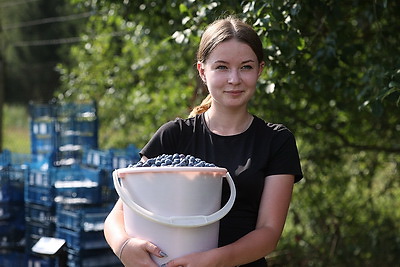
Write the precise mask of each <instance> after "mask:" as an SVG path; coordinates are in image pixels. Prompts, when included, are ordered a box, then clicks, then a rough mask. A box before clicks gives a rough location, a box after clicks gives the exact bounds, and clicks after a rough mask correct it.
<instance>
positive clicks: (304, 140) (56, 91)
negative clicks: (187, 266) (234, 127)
mask: <svg viewBox="0 0 400 267" xmlns="http://www.w3.org/2000/svg"><path fill="white" fill-rule="evenodd" d="M229 14H236V15H237V16H238V17H240V18H242V19H244V20H245V21H246V22H248V23H249V24H251V25H253V26H254V27H255V29H256V30H257V32H258V33H259V35H260V37H261V39H262V41H263V44H264V48H265V59H266V63H267V64H266V65H267V67H266V69H265V71H264V73H263V75H262V76H261V79H260V81H259V85H258V90H257V93H256V96H255V97H254V100H253V102H252V103H251V111H252V112H254V114H256V115H257V116H259V117H261V118H263V119H264V120H266V121H270V122H275V123H283V124H285V125H286V126H287V127H288V128H289V129H291V131H292V132H293V133H294V134H295V136H296V139H297V144H298V147H299V152H300V157H301V162H302V167H303V171H304V176H305V178H304V179H303V180H302V181H301V182H300V183H299V184H297V185H296V186H295V191H294V195H293V201H292V205H291V208H290V212H289V215H288V220H287V224H286V226H285V230H284V234H283V236H282V238H281V241H280V243H279V247H278V249H277V250H276V251H275V252H274V253H272V254H271V255H269V256H268V258H269V262H270V265H271V266H349V265H353V266H395V265H396V264H398V263H399V262H400V232H399V231H400V185H399V182H400V179H399V178H400V174H399V170H400V166H399V163H400V153H399V152H400V56H399V55H400V46H399V43H400V35H399V34H398V32H399V30H400V26H399V25H400V17H399V16H398V14H400V3H399V2H398V1H387V0H382V1H361V0H349V1H339V0H329V1H328V0H317V1H294V0H286V1H283V0H270V1H233V0H232V1H229V0H227V1H212V0H204V1H192V0H186V1H175V0H167V1H161V0H153V1H150V0H149V1H130V0H123V1H122V0H97V1H96V0H53V1H45V0H14V1H11V0H0V42H1V43H0V120H1V124H0V125H1V126H0V127H1V131H0V133H1V140H2V142H1V148H2V150H3V155H4V151H10V152H11V154H12V155H19V154H22V155H24V156H26V157H27V158H29V159H26V160H25V161H24V162H26V161H29V162H30V163H32V161H34V162H36V163H38V161H35V160H37V158H35V157H37V156H38V155H39V156H40V157H41V159H40V164H39V165H35V166H36V167H37V166H39V167H37V168H39V169H40V168H42V167H43V165H42V164H44V162H46V163H47V164H48V165H49V164H50V165H51V166H52V168H56V169H57V170H60V168H62V170H65V168H73V167H71V165H68V164H64V165H68V166H64V165H63V164H61V165H63V166H60V162H63V161H62V160H66V159H71V158H72V159H73V160H76V162H77V163H78V164H79V166H80V168H81V169H85V171H87V169H89V168H90V170H92V171H93V170H97V171H99V172H102V171H103V170H106V171H109V170H110V168H112V167H113V166H112V165H110V164H108V165H106V166H105V165H102V164H98V162H97V161H96V162H94V161H93V160H92V158H90V157H91V156H93V155H95V156H98V157H105V158H110V157H111V158H115V157H117V158H118V157H122V158H123V159H126V160H127V161H135V160H136V158H135V156H133V154H134V152H132V151H136V150H135V149H137V148H141V147H142V146H143V145H144V144H145V143H146V142H147V140H148V139H149V138H150V137H151V136H152V134H153V133H154V132H155V130H156V129H157V128H158V127H159V126H160V125H161V124H163V123H164V122H166V121H167V120H171V119H174V118H175V117H178V116H179V117H187V116H188V114H189V111H190V110H191V108H192V107H193V106H195V105H197V104H198V103H199V102H200V101H201V100H202V99H203V98H204V97H205V95H206V94H207V92H206V90H205V88H203V86H202V83H201V82H200V81H199V79H198V77H197V74H196V69H195V63H196V61H195V54H196V49H197V45H198V41H199V40H200V35H201V33H202V31H203V30H204V27H205V26H206V25H207V24H208V23H210V22H211V21H213V20H215V19H216V18H219V17H222V16H226V15H229ZM48 107H51V108H50V109H51V110H52V111H51V112H53V113H46V112H50V111H49V109H46V108H48ZM80 107H84V109H83V110H84V111H82V109H80ZM85 108H90V112H91V113H90V114H92V115H93V116H92V117H90V118H91V119H90V120H86V119H87V117H85V118H86V119H85V122H86V123H82V124H80V123H81V122H82V120H81V119H76V118H81V117H82V116H81V115H82V114H86V115H87V114H88V113H87V112H88V110H87V109H85ZM43 110H47V111H43ZM65 112H66V113H65ZM60 114H62V116H61V115H60ZM80 116H81V117H80ZM43 117H47V118H48V117H50V118H51V121H52V122H51V123H50V124H49V122H45V124H44V126H45V127H50V130H49V132H46V134H47V135H46V136H47V137H46V138H56V140H57V141H54V142H53V141H51V142H52V143H51V146H50V148H49V147H46V149H45V152H43V151H42V150H40V149H38V148H41V149H43V144H42V143H40V142H41V141H43V136H38V135H37V134H38V132H36V131H35V129H36V128H35V127H36V126H37V125H39V126H38V127H41V125H42V124H41V123H43ZM61 117H62V118H64V119H65V118H68V120H67V121H68V122H70V121H74V122H75V124H73V126H71V125H72V124H71V125H70V124H66V123H65V122H66V121H65V120H62V119H60V118H61ZM53 122H54V124H52V123H53ZM87 122H89V124H88V123H87ZM35 125H36V126H35ZM56 125H57V126H56ZM87 125H89V127H90V128H89V131H86V133H90V134H89V135H86V137H87V138H88V139H83V138H81V137H82V131H78V130H77V128H75V127H87ZM61 126H62V127H61ZM51 127H54V131H52V129H53V128H51ZM57 127H58V128H57ZM60 127H61V128H60ZM63 127H72V128H63ZM46 129H47V128H46ZM60 129H61V130H60ZM63 129H64V130H63ZM65 129H67V130H72V131H73V132H74V133H77V132H79V133H80V135H78V134H75V135H76V136H75V138H76V139H74V140H80V141H71V142H69V141H65V139H63V138H64V137H65V136H67V135H68V134H66V133H67V132H68V131H67V130H65ZM69 137H70V136H69ZM86 137H85V138H86ZM41 138H42V139H41ZM49 140H50V139H46V141H49ZM51 140H53V139H51ZM68 140H70V139H68ZM82 140H85V141H82ZM88 140H89V141H88ZM60 142H61V143H60ZM63 142H64V143H63ZM68 142H69V143H68ZM74 142H75V143H74ZM79 142H81V143H79ZM91 142H92V143H91ZM84 143H85V144H88V143H89V144H91V145H89V146H86V147H85V146H83V144H84ZM66 144H72V145H75V146H74V147H73V148H76V145H77V146H79V149H78V150H79V151H78V153H75V154H73V155H72V156H71V154H68V155H67V156H65V154H62V153H61V154H60V153H59V152H60V147H63V145H66ZM39 150H40V151H39ZM64 152H65V150H64ZM54 154H56V155H54ZM88 155H89V156H88ZM14 158H16V157H14ZM89 158H90V159H89ZM88 159H89V160H88ZM124 162H125V161H124ZM3 163H4V164H3V165H10V164H11V165H12V166H14V168H15V169H16V172H17V173H19V172H20V170H19V169H18V168H17V167H15V166H16V165H15V164H20V162H19V161H15V162H12V158H11V159H10V160H8V161H7V160H5V161H3ZM56 163H57V164H58V165H57V164H56ZM13 164H14V165H13ZM110 166H111V167H110ZM114 166H115V165H114ZM36 167H35V168H36ZM29 168H30V169H34V170H35V171H36V170H37V169H35V168H34V167H32V164H31V165H30V167H29ZM52 168H48V169H46V171H45V174H49V173H50V171H49V170H50V169H52ZM3 170H5V169H3ZM42 170H43V169H42ZM100 170H101V171H100ZM35 171H34V172H35ZM3 173H5V172H4V171H3ZM28 176H29V174H28ZM106 177H109V176H107V175H106ZM96 179H99V178H98V177H97V178H96ZM106 180H107V179H106ZM24 183H25V192H26V190H27V189H26V188H27V184H26V181H25V182H24ZM100 185H101V186H103V187H104V186H105V185H104V184H101V183H100V182H99V186H100ZM31 186H37V184H35V183H33V184H31ZM41 186H43V184H42V185H41ZM51 186H52V185H50V187H51ZM4 188H5V187H4V186H3V189H4ZM107 188H108V187H107ZM108 189H109V190H112V189H110V188H108ZM102 197H104V196H100V198H98V200H99V201H100V200H102ZM26 198H27V196H26V193H25V197H24V203H28V204H37V203H35V199H30V198H29V199H28V200H29V201H30V202H29V201H26ZM0 200H1V198H0ZM103 200H104V199H103ZM7 201H8V200H7ZM92 201H94V200H92ZM96 201H97V200H96ZM107 201H110V202H111V201H112V198H111V199H110V198H108V199H106V200H105V201H103V202H107ZM94 202H95V201H94ZM94 202H93V203H91V204H92V205H97V206H98V205H100V203H94ZM2 203H6V202H5V200H4V201H3V202H2ZM7 203H8V202H7ZM39 204H40V203H39ZM45 204H49V203H45ZM61 204H62V203H61ZM64 204H65V203H64ZM81 204H82V203H81ZM2 205H3V204H2ZM5 205H6V204H4V205H3V209H5V207H7V206H5ZM21 205H25V206H26V204H21ZM55 205H56V207H55V208H54V209H55V211H53V210H51V209H50V210H47V209H45V208H43V207H42V209H45V210H46V211H47V212H48V213H49V214H50V215H55V216H56V217H57V215H60V216H61V214H59V213H57V205H58V204H57V203H56V204H55ZM49 206H50V207H52V206H53V204H49ZM21 207H22V206H21ZM24 209H25V208H24ZM31 209H32V207H29V209H28V211H30V210H31ZM39 209H41V208H40V207H39ZM70 209H71V210H73V211H74V208H71V207H70ZM9 213H10V212H9ZM88 213H90V212H89V211H88ZM10 214H11V213H10ZM72 216H75V217H76V215H72ZM75 217H74V218H75ZM1 218H4V219H3V222H2V223H3V224H2V225H6V223H8V224H9V223H10V222H11V219H10V218H9V217H4V216H3V217H1ZM28 218H29V216H28ZM100 219H101V216H99V220H100ZM5 227H6V226H4V228H1V227H0V233H1V229H6V228H5ZM29 227H31V226H29ZM32 227H33V226H32ZM65 227H66V228H67V226H65ZM46 230H48V229H46ZM74 230H76V231H78V232H79V231H81V229H74ZM24 231H26V225H25V230H24ZM54 232H56V230H54ZM64 232H65V231H64ZM25 237H26V235H25ZM68 237H69V236H68ZM7 238H8V241H10V240H12V239H13V238H14V239H15V238H16V237H7ZM3 239H4V236H3ZM9 245H10V243H7V242H3V245H2V247H3V248H4V249H5V251H6V252H7V253H8V254H7V253H6V252H4V253H2V254H1V253H0V259H1V255H3V259H4V260H9V257H11V258H12V256H9V251H10V250H9ZM14 245H15V244H14ZM16 246H17V247H18V245H16ZM67 247H68V249H69V254H70V255H75V256H76V257H75V258H76V259H78V260H76V261H75V263H74V264H77V265H82V266H84V263H82V262H84V261H83V258H84V257H85V256H84V255H86V254H85V253H86V252H87V251H90V249H84V248H81V247H74V246H73V245H71V243H68V242H67ZM92 249H94V248H92ZM19 251H20V250H19ZM24 253H25V252H24ZM74 253H75V254H74ZM87 254H90V253H89V252H87ZM5 255H7V256H5ZM88 257H89V256H88ZM40 260H43V258H41V259H40ZM41 262H42V261H41ZM76 262H78V263H76ZM110 262H112V261H110ZM46 263H47V262H46ZM43 264H44V263H43ZM70 264H72V263H70ZM110 264H111V263H110ZM0 266H1V261H0ZM21 266H24V265H21ZM71 266H72V265H71ZM74 266H75V265H74ZM108 266H110V265H108Z"/></svg>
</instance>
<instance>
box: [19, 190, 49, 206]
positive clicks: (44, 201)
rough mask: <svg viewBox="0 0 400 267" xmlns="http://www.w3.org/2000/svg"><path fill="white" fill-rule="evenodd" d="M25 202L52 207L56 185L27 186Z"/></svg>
mask: <svg viewBox="0 0 400 267" xmlns="http://www.w3.org/2000/svg"><path fill="white" fill-rule="evenodd" d="M24 191H25V192H24V194H25V197H24V199H25V202H26V203H33V204H38V205H44V206H48V207H51V206H52V205H53V204H54V198H55V189H54V187H50V188H46V187H40V186H25V190H24Z"/></svg>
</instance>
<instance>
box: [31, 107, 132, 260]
mask: <svg viewBox="0 0 400 267" xmlns="http://www.w3.org/2000/svg"><path fill="white" fill-rule="evenodd" d="M30 114H31V139H32V142H31V145H32V147H31V148H32V157H33V160H32V163H31V164H30V173H29V176H28V178H27V179H26V181H25V185H26V186H25V206H26V210H25V212H26V232H25V238H26V243H27V246H26V247H27V253H30V250H31V248H32V246H33V245H34V244H35V243H36V242H37V241H38V240H39V239H40V237H44V236H46V237H56V238H59V239H63V240H65V241H66V249H67V253H68V255H67V256H68V261H67V266H70V267H88V266H121V263H120V261H119V260H118V258H117V257H116V256H115V255H114V253H113V252H112V250H111V248H110V247H109V246H108V244H107V243H106V241H105V238H104V233H103V226H104V220H105V218H106V216H107V215H108V213H109V212H110V210H111V208H112V206H113V205H114V203H115V201H116V200H117V198H118V196H117V194H116V192H115V189H114V186H113V183H112V177H111V172H112V170H114V169H115V168H120V167H126V166H128V165H129V164H132V163H135V162H137V160H138V156H137V150H136V148H135V147H134V146H130V147H128V148H127V149H126V150H124V149H121V150H107V151H101V150H99V149H98V142H97V139H98V134H97V132H98V120H97V111H96V105H94V104H75V103H63V104H49V105H33V104H31V106H30ZM98 154H101V155H107V156H106V158H107V160H106V162H107V164H103V163H98V164H97V163H96V162H97V158H98ZM100 158H101V159H100V162H103V158H102V157H100ZM88 159H89V160H88ZM30 254H31V255H30V256H29V261H28V263H29V264H30V265H32V266H33V265H34V266H47V265H48V266H53V265H54V264H55V263H54V262H52V261H54V259H49V261H46V260H47V258H46V257H38V255H34V254H32V253H30ZM50 260H52V261H50ZM46 264H47V265H46Z"/></svg>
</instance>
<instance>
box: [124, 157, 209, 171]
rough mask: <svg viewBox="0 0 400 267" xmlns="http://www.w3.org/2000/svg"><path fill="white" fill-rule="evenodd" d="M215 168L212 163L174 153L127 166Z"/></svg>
mask: <svg viewBox="0 0 400 267" xmlns="http://www.w3.org/2000/svg"><path fill="white" fill-rule="evenodd" d="M164 166H166V167H215V164H213V163H207V162H205V161H204V160H202V159H199V158H196V157H194V156H191V155H184V154H178V153H175V154H173V155H168V154H162V155H159V156H157V157H155V158H150V159H148V160H146V161H144V162H143V161H139V162H137V163H136V164H133V165H129V166H128V167H129V168H136V167H164Z"/></svg>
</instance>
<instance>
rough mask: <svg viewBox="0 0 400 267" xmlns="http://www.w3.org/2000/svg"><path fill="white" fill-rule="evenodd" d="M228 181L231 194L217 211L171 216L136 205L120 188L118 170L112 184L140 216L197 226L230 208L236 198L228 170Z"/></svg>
mask: <svg viewBox="0 0 400 267" xmlns="http://www.w3.org/2000/svg"><path fill="white" fill-rule="evenodd" d="M225 178H226V179H227V181H228V183H229V187H230V190H231V195H230V197H229V199H228V201H227V202H226V204H225V205H224V206H223V207H222V208H221V209H220V210H218V211H216V212H214V213H213V214H210V215H208V216H203V215H195V216H171V217H165V216H162V215H157V214H154V213H153V212H151V211H149V210H147V209H145V208H143V207H142V206H140V205H138V204H137V203H136V202H134V201H133V200H132V199H131V198H130V197H128V194H127V192H126V189H124V188H122V186H121V184H120V182H119V179H120V178H119V177H118V170H115V171H114V172H113V180H114V186H115V190H116V191H117V193H118V195H119V196H120V197H121V199H122V201H123V202H124V203H125V204H126V205H127V206H128V207H129V208H131V209H132V210H134V211H136V212H137V213H139V214H140V215H141V216H143V217H145V218H147V219H148V220H151V221H154V222H157V223H160V224H164V225H168V226H174V227H187V228H190V227H199V226H204V225H208V224H212V223H214V222H216V221H219V220H221V219H222V218H223V217H224V216H225V215H226V214H227V213H228V212H229V211H230V210H231V208H232V206H233V203H234V202H235V198H236V188H235V184H234V182H233V179H232V177H231V175H230V174H229V172H227V173H226V177H225Z"/></svg>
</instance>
